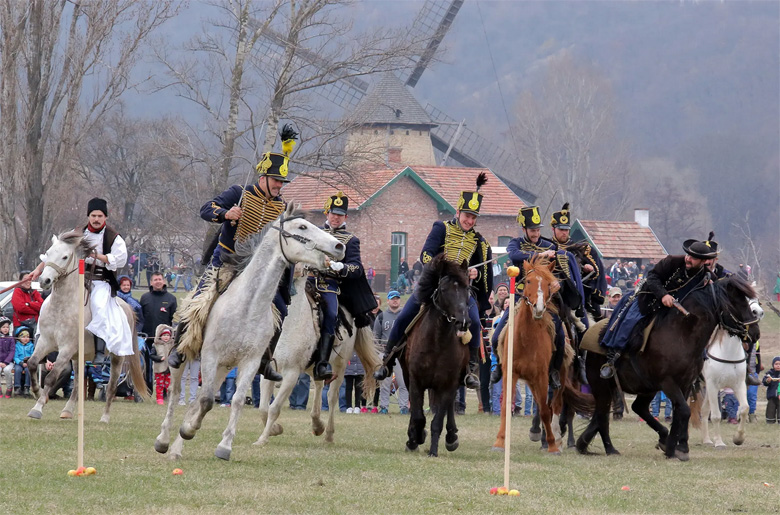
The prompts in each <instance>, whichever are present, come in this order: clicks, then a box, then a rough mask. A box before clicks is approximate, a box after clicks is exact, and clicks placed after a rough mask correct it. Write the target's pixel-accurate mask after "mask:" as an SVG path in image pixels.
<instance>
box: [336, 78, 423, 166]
mask: <svg viewBox="0 0 780 515" xmlns="http://www.w3.org/2000/svg"><path fill="white" fill-rule="evenodd" d="M349 119H350V121H351V122H352V123H353V124H354V125H355V128H354V129H352V130H351V131H350V133H349V135H348V137H347V143H346V156H347V157H346V161H347V162H348V163H349V165H350V166H352V167H354V168H364V167H374V168H376V167H383V166H388V167H391V168H392V167H395V166H398V165H404V166H405V165H424V166H435V165H436V160H435V157H434V155H433V145H432V143H431V127H435V126H436V124H435V123H434V122H433V121H432V120H431V117H430V116H428V113H426V112H425V109H423V107H422V106H421V105H420V103H419V102H417V100H416V99H415V98H414V96H413V95H412V94H411V92H410V91H409V89H407V87H406V86H404V85H403V83H402V82H401V81H400V80H398V78H397V77H396V76H395V75H393V74H392V73H387V74H385V75H384V76H383V77H382V79H381V80H380V81H379V82H378V83H377V84H376V85H375V86H374V88H373V89H372V90H371V92H370V93H369V94H368V95H366V96H365V97H364V98H363V100H361V101H360V103H359V104H358V105H357V107H355V111H354V112H353V113H352V114H351V115H350V117H349Z"/></svg>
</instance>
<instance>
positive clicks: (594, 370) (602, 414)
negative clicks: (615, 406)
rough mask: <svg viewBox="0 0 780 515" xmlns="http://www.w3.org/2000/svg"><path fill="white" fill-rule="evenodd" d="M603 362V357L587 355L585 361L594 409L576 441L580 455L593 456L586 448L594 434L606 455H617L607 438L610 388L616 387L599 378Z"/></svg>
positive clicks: (612, 380) (610, 382) (609, 439)
mask: <svg viewBox="0 0 780 515" xmlns="http://www.w3.org/2000/svg"><path fill="white" fill-rule="evenodd" d="M604 362H605V359H604V357H603V356H599V355H598V354H594V353H592V352H589V353H588V357H587V359H586V361H585V366H586V371H587V377H588V383H589V384H590V388H591V390H592V392H593V398H594V400H595V408H594V411H593V416H592V417H591V419H590V423H588V427H587V428H585V431H583V432H582V434H581V435H580V437H579V438H578V439H577V452H579V453H580V454H594V453H590V452H589V451H588V446H589V445H590V442H591V441H593V438H594V437H595V436H596V433H598V434H600V435H601V441H602V443H603V444H604V450H605V452H606V453H607V455H619V454H620V452H618V450H617V449H615V447H614V446H613V445H612V439H611V438H610V436H609V415H610V411H611V406H612V388H613V387H615V386H616V384H615V383H614V379H610V380H604V379H601V377H600V376H599V369H600V368H601V365H602V364H603V363H604Z"/></svg>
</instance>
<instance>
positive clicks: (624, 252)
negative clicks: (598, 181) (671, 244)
mask: <svg viewBox="0 0 780 515" xmlns="http://www.w3.org/2000/svg"><path fill="white" fill-rule="evenodd" d="M577 221H578V222H579V223H580V225H581V226H582V228H583V229H584V230H585V232H586V233H587V235H588V237H589V238H590V240H591V241H592V242H593V244H594V245H595V246H596V248H598V250H599V252H600V253H601V255H602V257H605V258H637V259H661V258H663V257H665V256H666V250H665V249H664V247H663V245H661V242H660V241H658V238H656V236H655V234H654V233H653V231H652V230H651V229H650V228H649V227H642V226H641V225H639V224H638V223H637V222H613V221H604V220H577Z"/></svg>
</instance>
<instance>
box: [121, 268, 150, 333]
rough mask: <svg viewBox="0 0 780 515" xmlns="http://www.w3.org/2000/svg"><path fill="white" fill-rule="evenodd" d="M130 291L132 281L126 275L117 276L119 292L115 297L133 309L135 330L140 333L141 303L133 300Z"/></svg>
mask: <svg viewBox="0 0 780 515" xmlns="http://www.w3.org/2000/svg"><path fill="white" fill-rule="evenodd" d="M132 289H133V280H132V279H130V278H129V277H128V276H126V275H122V276H119V291H118V292H116V295H117V297H119V298H120V299H122V300H123V301H125V302H127V304H128V305H129V306H130V307H131V308H133V312H134V313H135V330H136V332H139V333H141V332H143V329H144V310H143V308H141V303H140V302H138V301H137V300H135V298H133V292H132Z"/></svg>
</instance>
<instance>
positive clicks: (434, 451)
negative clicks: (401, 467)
mask: <svg viewBox="0 0 780 515" xmlns="http://www.w3.org/2000/svg"><path fill="white" fill-rule="evenodd" d="M415 295H417V298H418V299H419V300H420V303H421V304H423V305H424V306H423V308H422V309H424V310H425V312H424V313H423V314H422V315H421V318H420V320H419V321H418V322H417V324H416V325H415V326H414V327H412V329H411V332H410V333H409V337H408V339H407V344H406V347H407V348H406V351H405V352H404V355H403V358H402V359H401V367H402V368H403V371H404V377H405V378H406V381H407V384H408V385H409V402H410V405H411V409H410V412H409V414H410V419H409V430H408V435H409V440H408V441H407V442H406V449H407V450H410V451H414V450H416V449H417V447H418V446H419V445H421V444H422V443H424V442H425V435H426V431H425V414H424V413H423V396H424V394H425V391H426V390H428V389H430V390H431V393H432V395H431V411H432V412H433V421H432V422H431V448H430V450H429V451H428V456H438V453H439V437H440V435H441V431H442V427H443V425H444V416H445V415H446V416H447V436H446V438H445V440H446V443H445V446H446V448H447V450H448V451H454V450H455V449H457V448H458V428H457V426H456V425H455V411H454V403H455V394H456V392H457V389H458V386H459V385H460V384H461V383H462V382H463V378H464V377H465V375H466V369H467V365H468V360H469V349H468V342H469V340H470V339H471V337H470V336H469V337H468V338H466V336H468V327H469V323H470V321H469V312H468V303H469V278H468V264H467V262H466V261H464V262H463V263H462V264H460V265H458V264H456V263H453V262H451V261H447V260H446V259H444V255H442V254H440V255H439V256H436V257H435V258H434V259H433V261H431V262H430V263H429V264H428V265H426V267H425V269H424V270H423V273H422V276H421V277H420V282H419V283H418V285H417V290H416V291H415ZM464 341H465V342H466V343H463V342H464Z"/></svg>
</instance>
